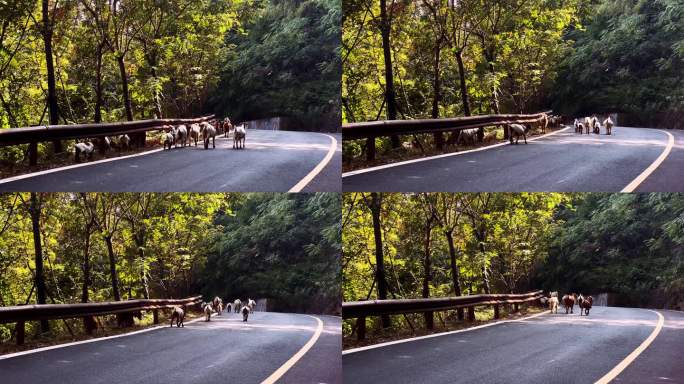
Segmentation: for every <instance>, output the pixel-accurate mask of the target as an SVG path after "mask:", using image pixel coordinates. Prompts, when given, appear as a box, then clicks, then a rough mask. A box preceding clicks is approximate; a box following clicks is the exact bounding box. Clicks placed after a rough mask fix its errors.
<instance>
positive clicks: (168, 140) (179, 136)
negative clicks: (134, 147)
mask: <svg viewBox="0 0 684 384" xmlns="http://www.w3.org/2000/svg"><path fill="white" fill-rule="evenodd" d="M164 130H165V131H166V133H164V136H163V144H164V149H166V148H168V149H169V150H171V147H172V146H173V147H174V148H178V147H179V146H180V147H185V146H186V145H187V146H190V145H192V142H193V141H194V142H195V147H196V146H197V142H198V140H200V138H201V140H202V141H203V142H204V149H209V141H210V140H211V144H212V148H216V135H217V133H218V130H223V135H224V137H226V138H227V137H228V135H229V134H230V132H231V131H232V132H233V148H234V149H244V148H245V137H246V135H247V130H246V127H245V125H244V124H240V125H236V126H233V124H232V123H231V122H230V119H229V118H227V117H226V118H225V119H223V121H220V120H214V124H210V123H208V122H206V121H203V122H201V123H199V124H196V123H195V124H190V126H189V127H186V126H185V125H183V124H181V125H179V126H168V125H167V126H164Z"/></svg>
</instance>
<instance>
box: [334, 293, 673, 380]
mask: <svg viewBox="0 0 684 384" xmlns="http://www.w3.org/2000/svg"><path fill="white" fill-rule="evenodd" d="M560 312H561V311H559V314H553V315H552V314H548V313H546V314H544V315H542V316H538V317H534V318H528V319H523V320H518V321H510V322H503V323H499V324H495V325H492V326H489V327H482V328H479V329H473V330H470V331H466V332H460V333H452V334H448V335H440V336H437V337H432V338H423V339H418V340H413V341H409V342H405V343H398V344H393V345H386V346H380V347H378V348H371V349H367V350H361V351H358V352H354V351H353V350H351V351H348V352H345V354H344V356H343V357H342V364H343V370H344V381H345V382H347V383H378V382H388V383H506V384H509V383H540V384H541V383H595V382H596V381H597V380H599V379H601V378H602V377H603V376H604V375H605V374H607V373H608V372H609V371H611V370H612V369H613V368H614V367H615V366H617V365H618V364H619V363H620V362H621V361H622V360H623V359H625V357H627V356H628V355H629V354H630V353H632V351H634V350H635V349H636V348H637V347H638V346H639V345H640V344H641V343H642V342H644V340H645V339H647V338H648V337H649V335H650V334H651V333H652V332H653V331H654V329H655V327H656V325H657V323H658V320H659V317H658V315H657V314H656V313H655V312H653V311H649V310H645V309H635V308H612V307H594V308H593V309H592V310H591V314H590V315H589V317H584V316H582V317H580V316H578V311H577V306H575V314H574V315H565V313H564V311H563V314H561V313H560ZM660 312H661V314H662V315H663V316H664V317H665V323H664V326H663V328H662V329H661V331H660V333H659V334H658V335H657V336H656V338H655V339H654V341H653V343H652V344H651V345H650V346H649V347H648V348H646V350H645V351H644V352H643V353H642V354H641V355H639V356H638V357H637V358H636V359H635V360H634V361H633V362H632V363H631V364H630V365H628V366H627V368H626V369H625V370H624V371H622V373H620V374H619V375H618V376H617V377H616V378H615V379H614V380H613V382H614V383H682V382H684V365H683V364H682V362H681V356H683V355H684V313H682V312H674V311H660ZM350 352H351V353H350Z"/></svg>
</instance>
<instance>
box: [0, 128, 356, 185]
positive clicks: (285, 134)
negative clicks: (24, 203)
mask: <svg viewBox="0 0 684 384" xmlns="http://www.w3.org/2000/svg"><path fill="white" fill-rule="evenodd" d="M332 138H334V139H335V141H337V142H338V143H339V141H340V138H341V135H340V134H321V133H317V132H293V131H265V130H250V131H248V132H247V142H246V149H245V150H234V149H232V142H233V141H232V138H229V139H224V138H222V137H221V138H217V140H216V148H215V149H209V150H205V149H204V148H203V146H202V145H201V144H200V145H199V146H198V147H194V146H192V147H190V148H187V147H186V148H178V149H173V150H171V151H168V150H167V151H162V150H153V151H148V152H144V153H143V154H142V155H139V156H136V155H133V156H128V157H126V156H122V157H121V158H113V160H112V159H108V160H104V161H95V162H92V163H82V164H78V165H74V166H67V167H64V168H61V169H59V168H58V169H55V170H49V171H44V172H37V173H36V174H34V175H26V176H19V177H14V178H8V179H5V180H0V191H6V192H9V191H46V192H55V191H60V192H92V191H102V192H131V191H133V192H148V191H149V192H166V191H170V192H173V191H183V192H193V191H196V192H215V191H216V192H219V191H230V192H243V191H244V192H287V191H290V190H291V189H293V187H295V186H299V187H300V189H299V190H300V191H304V192H314V191H315V192H339V191H340V189H341V183H340V167H341V158H342V155H341V147H340V146H339V145H336V146H335V147H333V139H332ZM330 152H332V153H333V155H332V158H329V156H328V154H329V153H330ZM326 156H328V157H326ZM326 159H329V160H328V161H327V162H326V161H325V160H326ZM323 165H325V166H323ZM317 166H318V167H319V168H320V167H322V169H320V171H319V172H318V173H317V174H316V175H312V174H311V172H312V171H313V170H314V169H315V168H316V167H317Z"/></svg>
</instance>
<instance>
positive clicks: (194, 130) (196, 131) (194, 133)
mask: <svg viewBox="0 0 684 384" xmlns="http://www.w3.org/2000/svg"><path fill="white" fill-rule="evenodd" d="M199 138H200V126H199V124H191V125H190V144H192V141H193V140H194V141H195V147H196V146H197V142H198V141H199Z"/></svg>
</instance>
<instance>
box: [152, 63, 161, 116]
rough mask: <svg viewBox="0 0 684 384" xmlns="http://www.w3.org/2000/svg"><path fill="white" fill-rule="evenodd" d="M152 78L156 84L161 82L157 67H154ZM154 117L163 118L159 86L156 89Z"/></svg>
mask: <svg viewBox="0 0 684 384" xmlns="http://www.w3.org/2000/svg"><path fill="white" fill-rule="evenodd" d="M152 78H153V79H154V80H155V81H154V82H155V84H156V83H157V82H158V81H159V78H158V76H157V69H156V67H152ZM154 116H155V118H157V119H162V118H163V116H162V110H161V95H160V94H159V88H158V87H157V86H155V87H154Z"/></svg>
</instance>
